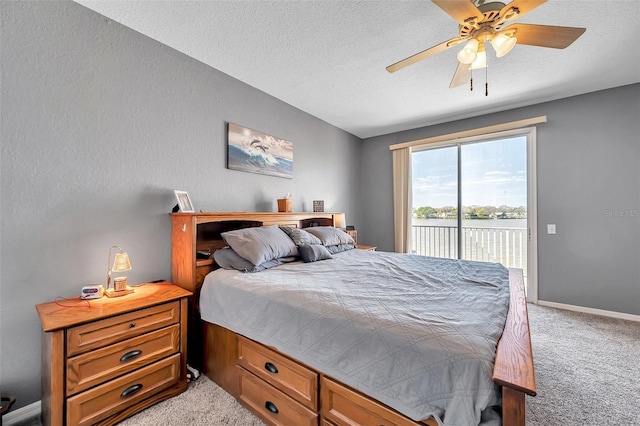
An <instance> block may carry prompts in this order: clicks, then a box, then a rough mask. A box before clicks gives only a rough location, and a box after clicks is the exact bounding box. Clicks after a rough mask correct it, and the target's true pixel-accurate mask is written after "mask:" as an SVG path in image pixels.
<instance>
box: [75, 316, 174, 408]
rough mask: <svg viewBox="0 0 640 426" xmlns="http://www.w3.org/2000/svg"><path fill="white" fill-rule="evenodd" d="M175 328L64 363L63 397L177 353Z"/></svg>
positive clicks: (162, 330)
mask: <svg viewBox="0 0 640 426" xmlns="http://www.w3.org/2000/svg"><path fill="white" fill-rule="evenodd" d="M179 344H180V327H179V326H178V324H175V325H172V326H170V327H167V328H163V329H160V330H157V331H152V332H151V333H147V334H143V335H142V336H138V337H134V338H132V339H129V340H125V341H123V342H119V343H116V344H113V345H111V346H107V347H106V348H102V349H98V350H95V351H91V352H89V353H85V354H82V355H78V356H76V357H73V358H69V359H68V360H67V395H68V396H70V395H73V394H76V393H78V392H81V391H83V390H86V389H89V388H90V387H92V386H95V385H99V384H100V383H103V382H106V381H107V380H111V379H113V378H114V377H118V376H121V375H123V374H126V373H128V372H130V371H133V370H135V369H136V368H140V367H142V366H144V365H147V364H151V363H152V362H155V361H157V360H159V359H162V358H165V357H167V356H169V355H172V354H174V353H176V352H179V350H180V349H179Z"/></svg>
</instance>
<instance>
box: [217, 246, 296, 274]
mask: <svg viewBox="0 0 640 426" xmlns="http://www.w3.org/2000/svg"><path fill="white" fill-rule="evenodd" d="M213 259H214V260H215V262H216V264H218V266H219V267H221V268H223V269H235V270H236V271H240V272H260V271H264V270H265V269H269V268H273V267H274V266H278V265H282V264H283V263H288V262H293V261H294V260H295V259H296V258H295V257H293V256H292V257H282V258H280V259H272V260H268V261H266V262H264V263H263V264H260V265H254V264H253V263H251V262H249V261H248V260H247V259H245V258H243V257H240V255H239V254H238V253H236V252H235V251H233V249H231V248H230V247H225V248H222V249H220V250H216V251H215V252H214V253H213Z"/></svg>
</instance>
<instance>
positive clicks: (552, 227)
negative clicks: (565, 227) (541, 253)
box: [547, 223, 556, 235]
mask: <svg viewBox="0 0 640 426" xmlns="http://www.w3.org/2000/svg"><path fill="white" fill-rule="evenodd" d="M547 234H549V235H555V234H556V225H555V224H554V223H550V224H548V225H547Z"/></svg>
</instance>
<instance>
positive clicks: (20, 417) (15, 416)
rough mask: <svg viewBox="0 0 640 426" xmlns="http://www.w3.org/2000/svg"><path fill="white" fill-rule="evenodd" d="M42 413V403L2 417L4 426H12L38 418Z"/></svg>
mask: <svg viewBox="0 0 640 426" xmlns="http://www.w3.org/2000/svg"><path fill="white" fill-rule="evenodd" d="M41 411H42V407H41V405H40V401H36V402H34V403H33V404H29V405H27V406H25V407H21V408H18V409H17V410H13V411H9V412H8V413H7V414H5V415H4V416H2V426H12V425H15V424H18V423H20V422H23V421H25V420H29V419H32V418H34V417H38V416H40V412H41Z"/></svg>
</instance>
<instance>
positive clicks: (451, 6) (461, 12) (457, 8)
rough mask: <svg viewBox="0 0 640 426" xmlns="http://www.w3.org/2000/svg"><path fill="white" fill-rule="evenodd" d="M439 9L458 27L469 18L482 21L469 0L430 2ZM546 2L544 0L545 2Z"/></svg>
mask: <svg viewBox="0 0 640 426" xmlns="http://www.w3.org/2000/svg"><path fill="white" fill-rule="evenodd" d="M431 1H432V2H434V3H435V4H436V6H438V7H439V8H440V9H442V10H444V11H445V12H447V14H449V16H451V17H452V18H453V19H455V20H456V21H457V22H458V23H459V24H460V25H463V24H464V23H465V21H466V20H467V19H469V18H477V20H478V22H479V21H481V20H482V17H483V14H482V12H480V10H478V8H477V7H476V6H475V5H474V4H473V3H472V2H471V0H431ZM545 1H546V0H545Z"/></svg>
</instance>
